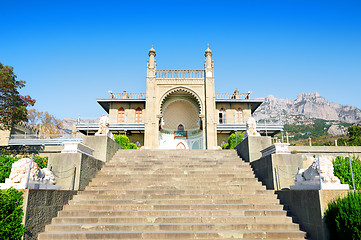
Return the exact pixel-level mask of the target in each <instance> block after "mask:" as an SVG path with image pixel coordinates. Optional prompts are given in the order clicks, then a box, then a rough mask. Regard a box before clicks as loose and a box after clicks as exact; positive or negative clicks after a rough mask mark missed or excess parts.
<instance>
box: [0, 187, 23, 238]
mask: <svg viewBox="0 0 361 240" xmlns="http://www.w3.org/2000/svg"><path fill="white" fill-rule="evenodd" d="M22 204H23V194H22V192H20V191H17V190H15V189H13V188H9V189H7V190H1V191H0V236H1V239H8V240H12V239H21V236H22V235H23V233H24V232H25V230H26V229H25V227H24V226H23V225H22V224H21V221H22V218H23V210H22Z"/></svg>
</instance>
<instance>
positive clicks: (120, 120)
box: [117, 107, 125, 123]
mask: <svg viewBox="0 0 361 240" xmlns="http://www.w3.org/2000/svg"><path fill="white" fill-rule="evenodd" d="M117 122H118V123H124V122H125V111H124V108H123V107H121V108H119V109H118V121H117Z"/></svg>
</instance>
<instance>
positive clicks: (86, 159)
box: [48, 153, 104, 190]
mask: <svg viewBox="0 0 361 240" xmlns="http://www.w3.org/2000/svg"><path fill="white" fill-rule="evenodd" d="M103 165H104V162H103V161H100V160H98V159H96V158H94V157H92V156H89V155H86V154H83V153H60V154H59V153H55V154H50V155H49V162H48V167H49V168H51V169H52V171H53V173H54V176H55V180H56V184H57V185H60V186H61V190H84V189H85V187H86V186H87V185H88V184H89V182H90V181H91V180H92V178H93V177H94V176H95V174H96V173H97V172H98V171H99V170H100V169H101V168H102V166H103Z"/></svg>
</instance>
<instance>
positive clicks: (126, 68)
mask: <svg viewBox="0 0 361 240" xmlns="http://www.w3.org/2000/svg"><path fill="white" fill-rule="evenodd" d="M0 22H1V30H0V62H2V63H3V64H5V65H10V66H13V67H14V71H15V73H16V74H17V75H18V78H19V79H22V80H25V81H26V87H25V88H23V89H22V91H21V92H22V93H23V94H29V95H30V96H31V97H33V98H35V99H36V100H37V102H36V105H35V108H37V109H39V110H40V111H48V112H50V113H51V114H54V115H56V116H57V117H58V118H64V117H71V118H76V117H77V116H78V115H80V116H81V117H97V116H99V115H102V114H104V113H105V112H104V110H103V109H102V108H101V107H100V106H99V105H98V104H97V103H96V99H97V98H106V97H108V90H111V91H113V92H122V91H123V90H127V91H128V92H145V88H146V83H145V77H146V60H147V57H148V55H147V54H148V50H149V48H151V46H152V45H154V48H155V49H156V53H157V57H156V59H157V65H158V69H202V68H203V63H204V50H205V49H206V47H207V43H209V44H210V48H211V49H212V51H213V60H214V64H215V84H216V92H233V91H234V89H235V88H238V89H239V90H240V92H247V91H252V92H253V94H252V97H266V96H268V95H270V94H273V95H274V96H276V97H279V98H289V99H295V98H296V97H297V94H299V93H301V92H307V93H311V92H314V91H317V92H319V93H320V95H321V96H323V97H325V98H326V99H328V100H329V101H332V102H336V103H340V104H348V105H355V106H357V107H359V108H361V97H360V89H361V2H360V1H347V0H345V1H332V0H329V1H317V0H313V1H308V0H302V1H301V0H289V1H258V0H249V1H16V0H14V1H2V2H1V5H0Z"/></svg>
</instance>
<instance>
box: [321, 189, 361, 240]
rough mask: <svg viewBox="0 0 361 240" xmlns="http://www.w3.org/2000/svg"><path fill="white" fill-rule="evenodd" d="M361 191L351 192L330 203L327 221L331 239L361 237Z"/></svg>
mask: <svg viewBox="0 0 361 240" xmlns="http://www.w3.org/2000/svg"><path fill="white" fill-rule="evenodd" d="M360 216H361V193H360V192H358V191H356V192H354V193H349V194H348V195H347V196H346V197H345V198H343V199H341V198H338V199H337V200H335V201H333V202H331V203H329V204H328V209H327V210H326V212H325V222H326V225H327V227H328V229H329V231H330V238H331V239H343V240H347V239H361V217H360Z"/></svg>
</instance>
